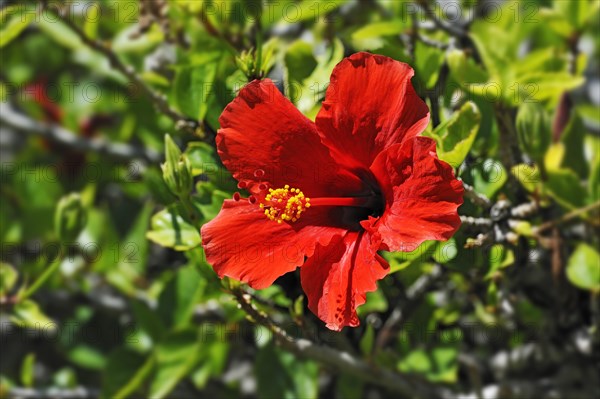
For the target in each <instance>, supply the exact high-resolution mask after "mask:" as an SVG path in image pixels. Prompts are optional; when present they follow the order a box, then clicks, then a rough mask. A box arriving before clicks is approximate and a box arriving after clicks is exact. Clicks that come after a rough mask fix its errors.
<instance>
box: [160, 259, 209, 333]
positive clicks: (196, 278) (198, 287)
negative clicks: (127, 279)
mask: <svg viewBox="0 0 600 399" xmlns="http://www.w3.org/2000/svg"><path fill="white" fill-rule="evenodd" d="M205 287H206V280H203V279H201V276H200V273H198V271H197V270H196V268H195V267H194V265H187V266H184V267H182V268H181V269H179V270H177V273H176V274H175V276H174V277H173V278H172V279H171V280H170V281H169V282H168V283H167V286H166V287H165V289H164V290H163V291H162V292H161V294H160V297H159V299H158V314H159V315H160V316H161V318H162V320H163V322H164V324H165V325H168V326H172V327H174V328H181V327H185V326H186V325H187V324H188V322H189V321H190V319H191V317H192V315H193V312H194V307H195V305H196V304H197V303H198V301H199V299H200V297H201V295H202V293H203V291H204V289H205Z"/></svg>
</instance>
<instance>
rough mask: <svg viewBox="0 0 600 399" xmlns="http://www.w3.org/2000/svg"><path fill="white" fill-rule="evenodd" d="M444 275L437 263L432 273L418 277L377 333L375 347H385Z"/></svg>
mask: <svg viewBox="0 0 600 399" xmlns="http://www.w3.org/2000/svg"><path fill="white" fill-rule="evenodd" d="M442 275H443V269H442V267H441V266H440V265H437V264H436V265H435V267H434V268H433V270H432V271H431V273H429V274H424V275H422V276H421V277H419V278H418V279H417V281H415V282H414V283H413V285H411V286H410V287H409V288H408V289H407V290H406V294H405V295H403V296H402V297H401V299H400V301H398V303H397V304H396V307H395V308H394V310H393V311H392V313H391V314H390V316H389V317H388V319H387V320H386V321H385V323H384V325H383V327H382V328H381V330H380V331H379V333H378V334H377V339H376V341H375V348H376V349H382V348H384V347H385V346H386V345H387V343H388V342H389V340H390V339H391V338H392V337H393V336H394V334H395V333H396V332H397V331H398V330H399V329H400V328H401V327H402V324H403V323H404V322H406V320H407V319H408V317H409V316H410V314H412V312H413V311H414V310H415V309H416V308H417V307H418V306H419V304H420V303H421V300H422V299H423V297H424V296H425V294H427V292H429V290H430V289H431V288H432V287H433V285H434V284H435V283H436V282H437V281H438V280H439V279H440V277H441V276H442Z"/></svg>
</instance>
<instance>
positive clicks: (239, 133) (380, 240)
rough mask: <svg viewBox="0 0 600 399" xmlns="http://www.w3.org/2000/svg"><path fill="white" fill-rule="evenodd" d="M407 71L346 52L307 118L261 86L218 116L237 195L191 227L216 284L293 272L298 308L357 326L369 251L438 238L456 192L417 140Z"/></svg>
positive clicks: (374, 272) (419, 127)
mask: <svg viewBox="0 0 600 399" xmlns="http://www.w3.org/2000/svg"><path fill="white" fill-rule="evenodd" d="M413 73H414V72H413V70H412V69H411V68H410V67H409V66H408V65H406V64H403V63H401V62H397V61H394V60H392V59H390V58H387V57H383V56H379V55H372V54H369V53H357V54H354V55H352V56H351V57H348V58H346V59H344V60H343V61H342V62H340V63H339V64H338V65H337V66H336V68H335V69H334V71H333V73H332V75H331V82H330V85H329V87H328V89H327V92H326V95H325V101H324V102H323V105H322V108H321V110H320V112H319V114H318V115H317V117H316V121H315V123H313V122H312V121H310V120H309V119H307V118H306V117H304V116H303V115H302V114H301V113H300V112H299V111H298V110H297V109H296V108H295V107H294V106H293V105H292V103H291V102H290V101H289V100H287V99H286V98H285V97H284V96H283V95H282V94H281V93H280V92H279V91H278V90H277V88H276V87H275V85H274V84H273V83H272V82H271V81H270V80H268V79H264V80H261V81H258V80H255V81H253V82H251V83H249V84H248V85H247V86H245V87H244V88H243V89H242V90H241V91H240V93H239V94H238V96H237V98H236V99H235V100H233V101H232V102H231V103H230V104H229V105H228V106H227V108H225V110H224V111H223V114H222V115H221V118H220V124H221V129H219V131H218V133H217V139H216V141H217V149H218V153H219V155H220V157H221V159H222V161H223V164H224V165H225V167H227V169H228V170H230V171H231V172H232V173H233V176H234V177H235V179H237V181H238V182H239V187H240V188H243V189H246V190H247V191H248V192H249V193H250V196H249V197H248V198H241V197H240V195H239V194H238V193H236V194H235V195H234V198H233V199H232V200H226V201H225V202H224V204H223V207H222V209H221V212H220V213H219V214H218V216H217V217H216V218H215V219H214V220H212V221H211V222H209V223H207V224H205V225H204V226H203V227H202V232H201V233H202V242H203V246H204V250H205V253H206V257H207V260H208V262H209V263H210V264H212V265H213V267H214V269H215V271H216V272H217V273H218V275H219V276H220V277H223V276H229V277H232V278H235V279H237V280H241V281H243V282H246V283H248V284H249V285H250V286H251V287H253V288H256V289H261V288H265V287H268V286H269V285H271V284H273V282H274V281H275V279H277V278H278V277H279V276H281V275H283V274H285V273H287V272H290V271H293V270H295V269H296V268H297V267H299V266H301V269H300V277H301V282H302V287H303V289H304V292H305V293H306V295H307V297H308V307H309V308H310V309H311V311H312V312H314V313H315V314H316V315H318V317H319V318H320V319H321V320H323V321H324V322H325V323H326V324H327V327H328V328H330V329H333V330H341V329H342V328H343V327H344V326H357V325H358V324H359V320H358V317H357V314H356V308H357V307H358V306H360V305H361V304H363V303H364V302H365V300H366V292H368V291H374V290H376V289H377V285H376V282H377V280H379V279H381V278H383V277H384V276H385V275H386V274H387V273H388V271H389V265H388V264H387V262H386V261H385V260H384V259H383V258H382V257H381V256H380V255H379V254H378V253H377V252H378V251H380V250H386V251H412V250H414V249H415V248H416V247H417V246H418V245H419V244H420V243H422V242H423V241H425V240H446V239H448V238H450V237H451V236H452V235H453V234H454V232H455V231H456V230H457V228H458V227H459V225H460V219H459V216H458V214H457V208H458V206H460V205H461V204H462V196H463V188H462V184H461V183H460V181H458V180H457V179H456V178H455V177H454V174H453V171H452V168H451V167H450V166H449V165H448V164H446V163H445V162H443V161H440V160H439V159H438V158H437V156H436V152H435V142H434V141H433V140H431V139H429V138H426V137H418V136H417V135H418V134H419V133H421V132H422V131H423V130H424V129H425V127H426V126H427V124H428V122H429V110H428V109H427V106H426V105H425V103H424V102H423V101H422V100H421V99H420V98H419V97H418V96H417V95H416V93H415V91H414V89H413V87H412V85H411V83H410V78H411V77H412V76H413Z"/></svg>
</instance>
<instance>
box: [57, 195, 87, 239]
mask: <svg viewBox="0 0 600 399" xmlns="http://www.w3.org/2000/svg"><path fill="white" fill-rule="evenodd" d="M86 219H87V213H86V211H85V209H84V207H83V203H82V201H81V196H80V195H79V193H71V194H68V195H65V196H64V197H62V198H61V199H60V201H58V204H57V205H56V211H55V213H54V229H55V231H56V235H57V236H58V238H59V239H60V240H61V241H63V242H73V241H74V240H75V239H76V238H77V236H78V235H79V233H80V232H81V230H82V229H83V227H84V226H85V223H86Z"/></svg>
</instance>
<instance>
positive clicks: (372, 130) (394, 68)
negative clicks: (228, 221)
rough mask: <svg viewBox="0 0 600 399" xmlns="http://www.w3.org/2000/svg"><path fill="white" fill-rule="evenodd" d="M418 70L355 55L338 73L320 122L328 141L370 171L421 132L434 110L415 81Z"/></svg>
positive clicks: (339, 68)
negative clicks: (383, 154) (386, 154)
mask: <svg viewBox="0 0 600 399" xmlns="http://www.w3.org/2000/svg"><path fill="white" fill-rule="evenodd" d="M413 75H414V71H413V69H412V68H411V67H410V66H408V65H407V64H404V63H402V62H398V61H394V60H392V59H391V58H388V57H384V56H381V55H373V54H369V53H356V54H353V55H352V56H350V57H348V58H345V59H344V60H342V61H341V62H340V63H339V64H338V65H337V66H336V67H335V69H334V70H333V73H332V75H331V82H330V85H329V87H328V88H327V92H326V94H325V101H324V102H323V107H322V108H321V111H320V112H319V114H318V115H317V118H316V124H317V128H318V129H319V133H320V134H321V135H322V136H323V137H324V139H325V140H324V142H325V143H326V144H327V145H329V146H330V147H332V148H334V149H336V148H337V149H338V152H339V154H335V155H339V157H340V158H346V159H348V162H349V163H350V164H351V165H352V166H354V167H363V168H368V167H369V166H371V163H372V161H373V160H374V159H375V157H376V156H377V154H378V153H379V152H381V151H382V150H384V149H385V148H387V147H389V146H391V145H393V144H398V143H402V142H403V141H404V140H406V139H408V138H411V137H414V136H416V135H417V134H419V133H421V132H422V131H423V130H424V129H425V127H426V126H427V124H428V123H429V109H428V108H427V105H426V104H425V103H424V102H423V100H421V99H420V98H419V96H417V94H416V93H415V90H414V88H413V86H412V84H411V82H410V78H411V77H412V76H413Z"/></svg>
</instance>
